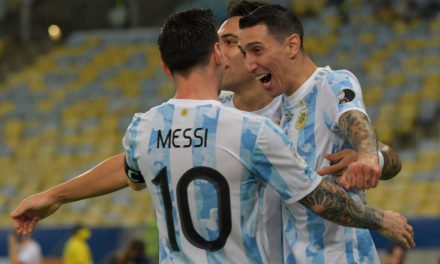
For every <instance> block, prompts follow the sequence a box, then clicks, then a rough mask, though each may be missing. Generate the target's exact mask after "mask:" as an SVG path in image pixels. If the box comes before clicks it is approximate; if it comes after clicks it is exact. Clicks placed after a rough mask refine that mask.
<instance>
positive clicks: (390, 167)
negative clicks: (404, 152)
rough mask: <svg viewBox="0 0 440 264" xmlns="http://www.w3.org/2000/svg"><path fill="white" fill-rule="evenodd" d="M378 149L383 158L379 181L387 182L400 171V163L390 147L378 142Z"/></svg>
mask: <svg viewBox="0 0 440 264" xmlns="http://www.w3.org/2000/svg"><path fill="white" fill-rule="evenodd" d="M379 149H380V152H382V155H383V158H384V164H383V168H382V175H381V176H380V179H381V180H389V179H392V178H394V176H396V175H397V174H398V173H399V172H400V170H401V169H402V162H401V161H400V158H399V155H398V154H397V153H396V151H394V149H392V148H391V147H390V146H388V145H385V144H383V143H382V142H379Z"/></svg>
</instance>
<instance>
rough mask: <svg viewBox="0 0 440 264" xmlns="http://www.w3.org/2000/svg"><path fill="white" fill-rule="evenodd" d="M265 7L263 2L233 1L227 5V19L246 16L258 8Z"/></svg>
mask: <svg viewBox="0 0 440 264" xmlns="http://www.w3.org/2000/svg"><path fill="white" fill-rule="evenodd" d="M263 5H267V3H265V2H259V1H247V0H242V1H241V0H234V1H231V2H229V4H228V17H234V16H247V15H249V13H250V12H252V11H254V10H255V9H257V8H259V7H260V6H263Z"/></svg>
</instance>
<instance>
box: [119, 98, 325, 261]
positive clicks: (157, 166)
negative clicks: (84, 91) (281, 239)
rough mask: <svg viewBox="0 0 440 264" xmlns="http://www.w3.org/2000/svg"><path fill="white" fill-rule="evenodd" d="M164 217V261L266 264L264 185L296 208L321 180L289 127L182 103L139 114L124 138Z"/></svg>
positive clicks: (206, 103) (209, 104)
mask: <svg viewBox="0 0 440 264" xmlns="http://www.w3.org/2000/svg"><path fill="white" fill-rule="evenodd" d="M123 145H124V148H125V154H126V161H127V163H128V166H129V167H130V168H131V169H133V170H138V171H140V172H141V173H142V175H143V176H144V180H145V182H146V183H147V188H148V191H149V193H150V194H151V197H152V201H153V203H154V208H155V212H156V217H157V223H158V229H159V239H160V241H159V243H160V262H161V263H263V259H265V258H266V256H264V252H263V251H260V250H259V247H258V246H257V238H256V231H257V226H258V221H259V217H258V216H259V214H260V203H259V202H258V201H259V199H260V197H259V193H260V190H261V188H262V186H264V185H265V184H269V185H270V186H272V187H273V188H274V190H276V191H277V192H278V193H279V195H280V197H281V198H282V199H283V201H284V202H285V203H286V204H287V205H289V206H291V205H292V204H295V203H296V202H297V201H298V200H300V199H302V198H303V197H304V196H306V195H307V194H309V193H310V192H312V191H313V190H314V189H315V188H316V187H317V186H318V185H319V183H320V181H321V177H319V176H317V175H316V174H313V175H312V176H311V175H305V173H304V170H305V164H301V163H300V161H301V160H300V159H299V158H295V157H296V156H295V155H297V154H296V153H294V152H292V151H291V143H290V142H289V140H288V139H287V137H286V135H285V134H284V133H283V131H282V130H280V129H279V128H277V127H276V126H275V125H274V124H273V122H271V121H270V120H269V119H267V118H263V117H259V116H256V115H253V114H250V113H244V112H241V111H238V110H235V109H232V108H228V107H225V106H222V105H221V103H220V102H218V101H214V100H177V99H171V100H169V101H168V102H166V103H164V104H162V105H160V106H157V107H154V108H152V109H151V110H150V111H148V112H146V113H143V114H136V115H135V116H134V118H133V120H132V123H131V124H130V126H129V128H128V129H127V132H126V134H125V136H124V139H123Z"/></svg>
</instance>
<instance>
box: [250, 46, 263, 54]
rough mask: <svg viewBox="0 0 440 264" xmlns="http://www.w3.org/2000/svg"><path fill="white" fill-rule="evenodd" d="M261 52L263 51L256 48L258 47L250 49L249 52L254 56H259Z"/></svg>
mask: <svg viewBox="0 0 440 264" xmlns="http://www.w3.org/2000/svg"><path fill="white" fill-rule="evenodd" d="M262 50H263V49H262V48H260V47H258V46H254V47H252V48H251V52H252V53H253V54H255V55H259V54H261V51H262Z"/></svg>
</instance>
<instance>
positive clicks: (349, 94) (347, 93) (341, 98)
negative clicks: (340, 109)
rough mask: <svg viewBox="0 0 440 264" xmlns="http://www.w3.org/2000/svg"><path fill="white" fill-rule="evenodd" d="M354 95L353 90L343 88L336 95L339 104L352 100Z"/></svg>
mask: <svg viewBox="0 0 440 264" xmlns="http://www.w3.org/2000/svg"><path fill="white" fill-rule="evenodd" d="M355 97H356V94H355V93H354V91H353V90H350V89H344V90H342V91H340V92H339V93H338V95H337V98H338V102H339V104H345V103H348V102H351V101H353V99H354V98H355Z"/></svg>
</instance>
